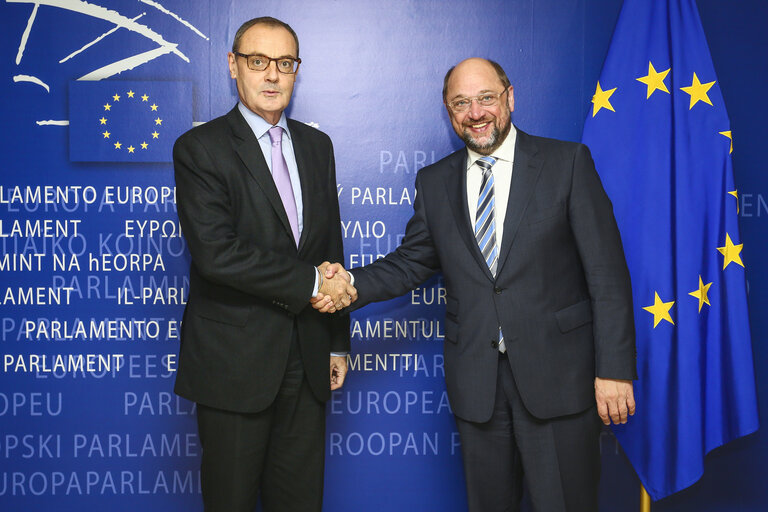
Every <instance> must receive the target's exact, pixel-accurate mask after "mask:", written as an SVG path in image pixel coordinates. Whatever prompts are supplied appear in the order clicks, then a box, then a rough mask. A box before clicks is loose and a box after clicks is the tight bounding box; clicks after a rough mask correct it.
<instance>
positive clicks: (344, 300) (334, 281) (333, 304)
mask: <svg viewBox="0 0 768 512" xmlns="http://www.w3.org/2000/svg"><path fill="white" fill-rule="evenodd" d="M317 269H318V270H319V271H320V272H322V273H323V284H322V286H321V287H320V289H319V290H318V293H317V297H313V298H312V299H310V303H311V304H312V307H313V308H315V309H316V310H318V311H320V312H321V313H335V312H336V311H338V310H340V309H343V308H345V307H347V306H349V305H350V304H351V303H353V302H355V301H356V300H357V290H356V289H355V287H354V286H352V285H351V284H349V282H350V277H349V273H348V272H347V271H346V270H344V267H343V266H342V265H341V264H340V263H333V264H331V263H328V262H327V261H325V262H323V263H322V264H320V266H319V267H317Z"/></svg>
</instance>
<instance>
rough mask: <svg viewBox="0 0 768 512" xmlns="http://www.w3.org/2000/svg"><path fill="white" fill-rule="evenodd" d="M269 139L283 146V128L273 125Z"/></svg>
mask: <svg viewBox="0 0 768 512" xmlns="http://www.w3.org/2000/svg"><path fill="white" fill-rule="evenodd" d="M269 140H270V141H272V145H273V146H281V145H282V143H283V129H282V128H281V127H279V126H273V127H272V128H270V129H269Z"/></svg>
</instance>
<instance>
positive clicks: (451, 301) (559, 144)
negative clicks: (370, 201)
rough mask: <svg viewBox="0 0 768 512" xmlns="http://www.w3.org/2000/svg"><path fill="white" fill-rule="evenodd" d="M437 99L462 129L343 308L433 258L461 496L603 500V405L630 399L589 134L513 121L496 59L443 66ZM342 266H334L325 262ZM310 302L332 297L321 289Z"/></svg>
mask: <svg viewBox="0 0 768 512" xmlns="http://www.w3.org/2000/svg"><path fill="white" fill-rule="evenodd" d="M443 100H444V102H445V105H446V108H447V110H448V115H449V116H450V119H451V123H452V125H453V127H454V129H455V131H456V133H457V134H458V135H459V137H461V138H462V139H463V140H464V142H465V143H466V146H467V147H466V149H462V150H460V151H457V152H455V153H453V154H451V155H449V156H447V157H446V158H444V159H442V160H441V161H439V162H437V163H435V164H433V165H430V166H428V167H425V168H424V169H422V170H421V171H420V172H419V173H418V176H417V178H416V201H415V203H414V210H415V211H414V215H413V217H412V218H411V220H410V221H409V222H408V225H407V227H406V233H405V238H404V239H403V242H402V244H401V245H400V247H398V249H397V250H396V251H394V252H393V253H391V254H389V255H387V256H386V257H385V258H383V259H381V260H379V261H376V262H374V263H373V264H371V265H368V266H365V267H363V268H361V269H355V270H353V271H352V274H353V275H354V284H355V287H356V288H357V290H358V293H359V300H358V301H357V302H355V304H353V306H352V309H356V308H358V307H361V306H363V305H365V304H367V303H369V302H372V301H380V300H385V299H389V298H392V297H396V296H399V295H402V294H403V293H405V292H406V291H408V290H410V289H412V288H414V287H416V286H417V285H419V284H420V283H421V282H423V281H424V280H425V279H427V278H428V277H429V276H430V275H432V274H433V273H435V272H437V271H440V270H442V272H443V275H444V278H445V285H446V289H447V303H446V318H445V343H444V351H445V380H446V387H447V389H448V395H449V398H450V401H451V406H452V409H453V412H454V414H455V417H456V424H457V427H458V430H459V434H460V436H461V442H462V454H463V458H464V469H465V476H466V483H467V494H468V500H469V509H470V511H473V512H495V511H499V512H501V511H510V510H518V509H519V503H520V497H521V495H522V482H523V479H524V480H525V482H526V486H527V489H528V492H529V495H530V498H531V502H532V503H533V506H534V509H535V510H536V511H537V512H554V511H558V512H559V511H568V512H574V511H583V512H595V511H596V510H597V508H598V505H597V503H598V500H597V488H598V479H599V470H600V454H599V445H598V441H599V434H600V430H601V427H600V418H602V420H603V422H604V423H606V424H609V423H610V421H611V420H613V421H614V422H615V423H619V422H621V423H624V422H626V421H627V415H628V414H633V413H634V408H635V403H634V398H633V395H632V379H634V378H636V371H635V341H634V324H633V313H632V296H631V291H630V282H629V273H628V271H627V267H626V263H625V260H624V253H623V249H622V245H621V239H620V236H619V231H618V229H617V227H616V223H615V220H614V217H613V210H612V206H611V203H610V201H609V199H608V197H607V196H606V195H605V192H604V191H603V188H602V185H601V183H600V180H599V178H598V175H597V173H596V171H595V168H594V164H593V162H592V158H591V157H590V154H589V150H588V149H587V148H586V146H583V145H581V144H575V143H570V142H563V141H557V140H552V139H545V138H541V137H534V136H531V135H528V134H526V133H524V132H523V131H521V130H519V129H517V128H515V127H514V126H512V124H511V122H510V116H511V112H512V111H513V110H514V98H513V89H512V86H511V85H510V83H509V79H508V78H507V76H506V74H505V73H504V70H503V69H501V67H500V66H499V65H498V64H496V63H495V62H490V61H487V60H483V59H468V60H466V61H463V62H461V63H460V64H458V65H457V66H456V67H455V68H453V69H451V70H450V71H449V72H448V74H447V75H446V78H445V82H444V88H443ZM334 271H338V272H339V273H345V272H344V271H343V270H342V269H341V268H340V266H338V265H335V266H333V267H331V268H330V269H329V271H328V272H329V273H327V274H326V277H328V276H330V275H333V272H334ZM314 302H315V304H314V305H315V307H316V308H318V309H320V310H321V311H328V310H330V311H334V310H336V309H338V308H336V307H335V306H334V304H333V302H332V301H330V300H325V299H323V298H322V297H318V298H317V299H316V300H315V301H314Z"/></svg>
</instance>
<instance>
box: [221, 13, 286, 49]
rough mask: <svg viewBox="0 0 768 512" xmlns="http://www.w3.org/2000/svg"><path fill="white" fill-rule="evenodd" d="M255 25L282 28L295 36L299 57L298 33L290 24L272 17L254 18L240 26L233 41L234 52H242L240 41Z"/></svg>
mask: <svg viewBox="0 0 768 512" xmlns="http://www.w3.org/2000/svg"><path fill="white" fill-rule="evenodd" d="M254 25H266V26H268V27H282V28H284V29H285V30H287V31H288V32H290V33H291V35H292V36H293V40H294V41H295V42H296V57H297V58H298V56H299V36H297V35H296V32H294V30H293V29H292V28H291V26H290V25H289V24H287V23H286V22H284V21H280V20H278V19H277V18H273V17H271V16H262V17H260V18H253V19H252V20H248V21H246V22H245V23H243V24H242V25H240V28H239V29H237V33H235V39H234V41H232V52H233V53H234V52H236V51H239V50H240V40H241V39H242V38H243V34H245V32H246V31H247V30H248V29H249V28H251V27H252V26H254Z"/></svg>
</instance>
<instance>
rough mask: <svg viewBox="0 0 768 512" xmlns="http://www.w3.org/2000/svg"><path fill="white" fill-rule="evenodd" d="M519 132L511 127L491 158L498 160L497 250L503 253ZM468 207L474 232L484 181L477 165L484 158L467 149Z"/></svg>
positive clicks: (495, 182)
mask: <svg viewBox="0 0 768 512" xmlns="http://www.w3.org/2000/svg"><path fill="white" fill-rule="evenodd" d="M516 139H517V130H515V127H514V126H510V129H509V133H508V134H507V138H506V139H504V142H502V143H501V146H499V147H498V149H496V151H494V152H493V153H492V154H491V155H490V156H492V157H493V158H495V159H496V163H495V164H494V165H493V167H492V168H491V170H492V171H493V190H494V195H495V204H496V208H495V212H494V213H495V216H496V248H497V250H498V251H501V240H502V237H503V236H504V218H505V217H506V215H507V202H508V201H509V187H510V184H511V183H512V164H513V163H514V160H515V140H516ZM467 152H468V153H469V156H468V157H467V205H468V206H469V221H470V226H471V228H472V232H473V233H474V231H475V217H476V215H477V198H478V196H479V195H480V185H481V184H482V180H483V170H482V169H481V168H480V166H479V165H477V164H476V163H475V162H477V160H478V159H480V158H481V157H483V156H484V155H481V154H480V153H475V152H474V151H472V150H471V149H469V148H467Z"/></svg>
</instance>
